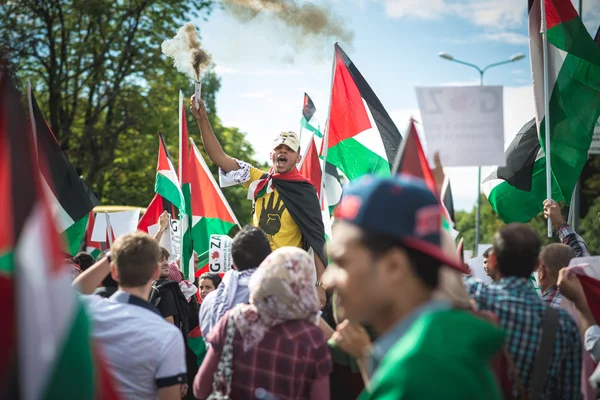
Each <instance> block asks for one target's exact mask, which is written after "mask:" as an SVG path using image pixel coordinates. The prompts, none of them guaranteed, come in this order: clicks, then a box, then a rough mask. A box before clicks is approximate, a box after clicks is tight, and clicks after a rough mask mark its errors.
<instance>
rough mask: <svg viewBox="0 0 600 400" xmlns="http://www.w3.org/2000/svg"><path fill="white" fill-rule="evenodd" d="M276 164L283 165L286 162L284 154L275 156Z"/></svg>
mask: <svg viewBox="0 0 600 400" xmlns="http://www.w3.org/2000/svg"><path fill="white" fill-rule="evenodd" d="M276 161H277V165H285V164H286V163H287V161H288V160H287V158H286V157H284V156H279V157H277V160H276Z"/></svg>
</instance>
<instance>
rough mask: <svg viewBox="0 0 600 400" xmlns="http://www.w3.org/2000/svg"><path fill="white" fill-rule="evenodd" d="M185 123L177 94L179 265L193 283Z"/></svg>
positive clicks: (190, 206)
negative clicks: (181, 205) (181, 204)
mask: <svg viewBox="0 0 600 400" xmlns="http://www.w3.org/2000/svg"><path fill="white" fill-rule="evenodd" d="M189 146H190V144H189V140H188V130H187V122H186V116H185V107H184V105H183V93H181V92H179V181H180V182H181V191H182V192H183V199H184V201H185V210H183V212H182V213H180V214H179V217H180V218H179V230H180V232H181V263H180V268H181V271H182V272H183V276H185V278H186V279H187V280H189V281H191V282H193V281H194V279H195V277H194V274H195V272H196V266H195V265H194V248H193V243H192V240H193V238H192V184H191V177H190V165H189V150H190V147H189Z"/></svg>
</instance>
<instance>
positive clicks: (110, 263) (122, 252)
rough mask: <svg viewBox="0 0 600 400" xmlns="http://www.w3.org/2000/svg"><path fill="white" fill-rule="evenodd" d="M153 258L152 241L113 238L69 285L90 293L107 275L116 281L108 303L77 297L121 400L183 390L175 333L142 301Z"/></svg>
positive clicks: (155, 272) (167, 396) (176, 395)
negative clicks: (107, 248) (104, 253)
mask: <svg viewBox="0 0 600 400" xmlns="http://www.w3.org/2000/svg"><path fill="white" fill-rule="evenodd" d="M159 258H160V249H159V247H158V244H157V243H156V242H155V241H154V239H152V238H151V237H150V236H148V234H146V233H143V232H137V233H131V234H128V235H125V236H121V237H119V238H117V240H115V242H114V243H113V246H112V248H111V251H110V253H108V255H107V256H106V257H104V258H103V259H101V260H100V261H98V262H97V263H96V264H94V265H93V266H92V267H90V268H89V269H88V270H87V271H85V272H83V273H82V274H81V275H80V276H79V277H78V278H77V279H76V280H75V281H74V283H73V284H74V285H75V286H77V287H78V288H79V291H80V292H81V293H82V294H91V293H92V292H93V291H94V290H95V289H96V288H97V287H98V285H99V283H100V282H101V281H102V280H103V279H104V278H105V277H106V276H107V275H108V274H109V273H110V274H111V275H112V277H113V278H114V279H115V280H116V281H117V282H118V283H119V291H117V292H116V293H115V294H114V295H113V296H111V297H110V298H109V299H103V298H102V297H100V296H95V295H93V296H82V298H83V299H84V300H85V302H86V303H87V311H88V313H89V315H90V318H91V320H92V322H93V323H92V326H93V328H94V329H93V336H94V338H95V339H96V340H98V341H99V342H100V344H101V345H102V351H103V352H104V354H105V355H106V359H107V363H108V367H109V370H110V371H111V372H112V374H113V376H114V378H115V381H116V383H117V385H118V386H117V389H118V391H119V393H120V395H121V397H122V398H124V399H133V400H137V399H140V400H141V399H157V398H158V399H160V400H179V399H180V398H181V397H182V393H183V394H184V392H185V391H187V385H186V380H187V377H186V365H185V350H184V343H183V337H182V336H181V332H180V331H179V330H178V329H177V328H175V327H174V326H173V325H172V324H169V323H167V322H165V320H164V319H163V318H162V317H161V315H160V313H159V312H158V310H157V309H156V308H155V307H154V306H152V305H150V304H149V303H148V301H147V299H148V296H149V294H150V289H151V285H152V281H153V280H155V279H156V278H158V276H159V273H160V269H159V265H158V260H159Z"/></svg>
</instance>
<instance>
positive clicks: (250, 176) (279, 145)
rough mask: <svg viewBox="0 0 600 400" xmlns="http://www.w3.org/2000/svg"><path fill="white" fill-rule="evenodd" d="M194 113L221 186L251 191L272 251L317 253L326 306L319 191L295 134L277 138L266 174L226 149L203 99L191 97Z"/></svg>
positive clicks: (257, 221) (255, 215) (320, 290)
mask: <svg viewBox="0 0 600 400" xmlns="http://www.w3.org/2000/svg"><path fill="white" fill-rule="evenodd" d="M191 111H192V114H193V115H194V117H195V118H196V121H197V122H198V128H199V129H200V134H201V136H202V142H203V143H204V148H205V149H206V153H207V154H208V157H210V159H211V160H212V162H213V163H215V164H216V165H217V166H218V167H219V175H220V181H221V186H224V187H226V186H232V185H234V184H241V185H243V186H244V187H245V188H246V189H248V198H249V199H251V200H252V201H253V207H252V224H253V225H254V226H258V227H259V228H261V229H262V230H263V231H264V232H265V233H266V235H267V238H268V239H269V244H270V245H271V248H272V249H273V250H276V249H278V248H280V247H284V246H295V247H300V248H303V249H305V250H308V249H309V248H312V249H313V251H314V254H315V256H314V259H315V266H316V276H315V285H316V286H317V287H318V290H317V292H318V293H319V299H320V301H321V307H323V306H324V305H325V299H326V296H325V288H324V287H323V284H322V282H321V275H322V273H323V271H324V269H325V265H326V263H327V259H326V257H325V249H324V245H325V228H324V226H323V220H322V216H321V207H320V205H319V199H318V198H317V192H316V189H315V187H314V186H313V184H312V183H311V182H310V180H308V179H307V178H305V177H304V176H303V175H302V174H300V172H299V171H298V168H297V164H298V163H299V162H300V160H301V159H302V156H301V155H300V142H299V140H298V137H297V136H296V134H295V133H293V132H283V133H280V134H279V135H278V136H277V137H276V138H275V140H274V141H273V143H272V147H271V162H272V167H271V169H270V170H269V172H264V171H261V170H260V169H258V168H255V167H253V166H251V165H250V164H248V163H247V162H244V161H240V160H236V159H234V158H232V157H230V156H228V155H227V154H226V153H225V152H224V151H223V148H222V147H221V144H220V143H219V141H218V140H217V138H216V136H215V134H214V132H213V130H212V127H211V125H210V122H209V120H208V117H207V115H206V108H205V106H204V103H203V102H202V100H200V102H199V105H198V104H197V103H196V101H195V100H194V98H192V102H191Z"/></svg>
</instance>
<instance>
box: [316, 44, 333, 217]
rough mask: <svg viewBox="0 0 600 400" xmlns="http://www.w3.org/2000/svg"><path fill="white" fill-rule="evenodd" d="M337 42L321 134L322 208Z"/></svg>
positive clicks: (320, 201)
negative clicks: (327, 105) (327, 104)
mask: <svg viewBox="0 0 600 400" xmlns="http://www.w3.org/2000/svg"><path fill="white" fill-rule="evenodd" d="M336 48H337V42H336V43H335V44H334V45H333V62H332V64H331V91H330V93H331V94H330V96H329V111H327V121H325V133H324V134H323V161H322V162H321V192H320V194H319V204H321V208H323V191H324V190H325V167H326V166H327V152H328V150H329V125H330V124H331V103H332V99H331V97H332V96H333V82H334V81H335V60H336V59H337V49H336Z"/></svg>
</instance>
